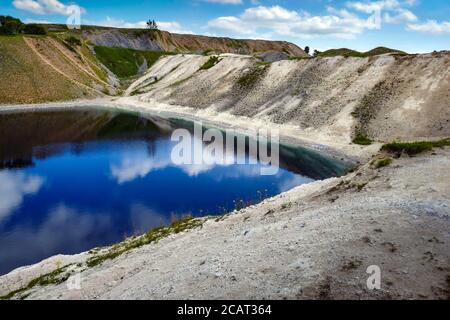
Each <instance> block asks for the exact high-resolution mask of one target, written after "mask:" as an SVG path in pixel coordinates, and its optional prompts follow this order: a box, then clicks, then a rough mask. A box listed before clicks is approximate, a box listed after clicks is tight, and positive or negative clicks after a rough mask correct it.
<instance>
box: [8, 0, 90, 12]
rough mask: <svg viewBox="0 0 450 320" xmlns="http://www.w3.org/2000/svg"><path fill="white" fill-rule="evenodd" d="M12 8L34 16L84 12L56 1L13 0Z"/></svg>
mask: <svg viewBox="0 0 450 320" xmlns="http://www.w3.org/2000/svg"><path fill="white" fill-rule="evenodd" d="M13 6H14V7H16V8H17V9H19V10H24V11H28V12H31V13H34V14H39V15H45V14H60V15H64V16H69V15H71V14H73V13H74V12H75V11H76V10H81V12H85V10H84V9H82V8H81V7H79V6H78V5H76V4H68V5H66V4H64V3H62V2H60V1H58V0H14V1H13Z"/></svg>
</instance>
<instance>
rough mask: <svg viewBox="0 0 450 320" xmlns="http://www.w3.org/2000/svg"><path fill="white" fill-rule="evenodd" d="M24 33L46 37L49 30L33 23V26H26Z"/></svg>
mask: <svg viewBox="0 0 450 320" xmlns="http://www.w3.org/2000/svg"><path fill="white" fill-rule="evenodd" d="M23 33H26V34H37V35H46V34H47V30H46V29H45V28H44V27H43V26H41V25H38V24H33V23H31V24H27V25H25V27H24V28H23Z"/></svg>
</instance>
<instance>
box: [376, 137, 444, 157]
mask: <svg viewBox="0 0 450 320" xmlns="http://www.w3.org/2000/svg"><path fill="white" fill-rule="evenodd" d="M445 146H450V138H447V139H443V140H439V141H418V142H394V143H389V144H386V145H384V146H383V148H382V150H383V151H386V152H389V153H394V154H402V153H406V154H407V155H410V156H414V155H417V154H420V153H423V152H426V151H431V150H433V148H443V147H445Z"/></svg>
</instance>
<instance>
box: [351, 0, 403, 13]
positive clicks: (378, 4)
mask: <svg viewBox="0 0 450 320" xmlns="http://www.w3.org/2000/svg"><path fill="white" fill-rule="evenodd" d="M347 7H348V8H351V9H355V10H357V11H360V12H364V13H374V12H377V11H382V10H395V9H398V8H400V7H401V4H400V3H399V2H398V1H397V0H382V1H365V2H360V1H356V2H347Z"/></svg>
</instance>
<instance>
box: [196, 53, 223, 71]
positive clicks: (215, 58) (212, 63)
mask: <svg viewBox="0 0 450 320" xmlns="http://www.w3.org/2000/svg"><path fill="white" fill-rule="evenodd" d="M219 62H220V59H219V57H218V56H211V57H210V58H209V59H208V61H206V62H205V63H204V64H203V65H202V66H201V67H200V70H208V69H211V68H212V67H214V66H215V65H216V64H218V63H219Z"/></svg>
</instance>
